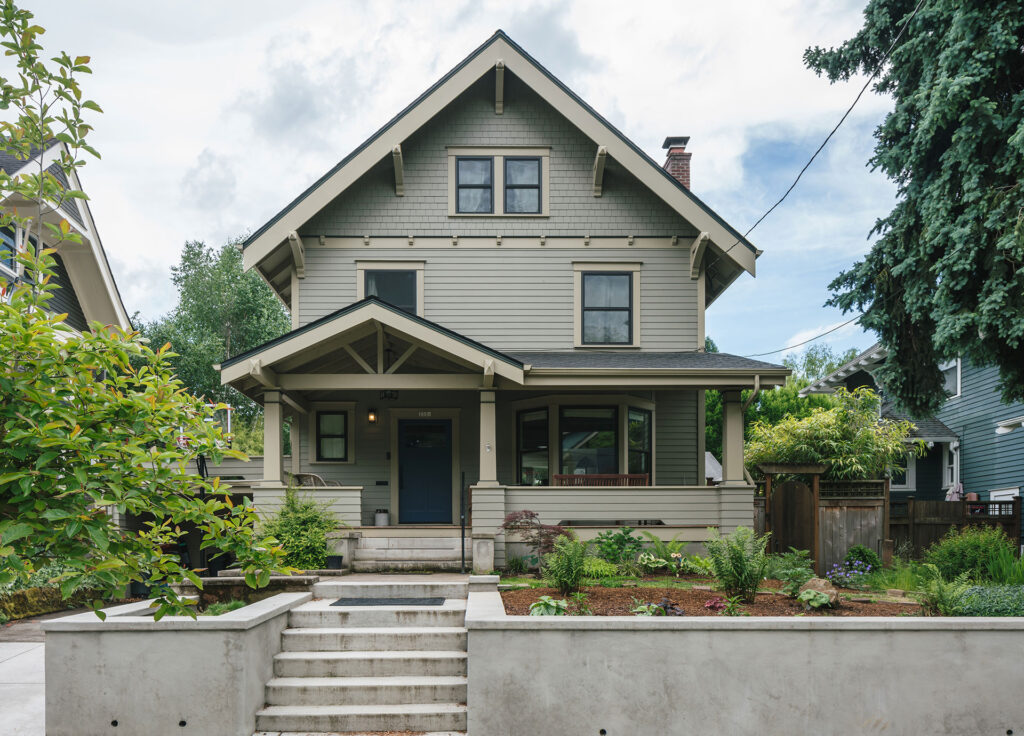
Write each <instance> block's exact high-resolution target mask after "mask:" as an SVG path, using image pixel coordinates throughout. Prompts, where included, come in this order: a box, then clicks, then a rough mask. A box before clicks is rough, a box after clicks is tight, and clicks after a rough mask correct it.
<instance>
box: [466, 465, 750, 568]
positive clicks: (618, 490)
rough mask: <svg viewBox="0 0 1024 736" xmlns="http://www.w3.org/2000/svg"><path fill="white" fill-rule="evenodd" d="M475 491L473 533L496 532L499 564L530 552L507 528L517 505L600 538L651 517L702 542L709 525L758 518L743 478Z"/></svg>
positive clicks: (727, 526)
mask: <svg viewBox="0 0 1024 736" xmlns="http://www.w3.org/2000/svg"><path fill="white" fill-rule="evenodd" d="M470 492H471V498H472V528H473V536H474V538H475V537H477V535H494V566H495V567H502V566H504V565H505V561H506V558H507V557H508V556H512V555H514V554H522V553H524V552H525V548H524V547H523V546H522V545H521V544H520V543H519V540H517V539H506V538H505V535H504V533H502V531H501V524H502V522H503V521H504V519H505V517H506V516H507V515H508V514H510V513H512V512H514V511H523V510H529V511H535V512H536V513H537V514H538V516H539V517H540V521H541V523H543V524H559V523H562V522H566V521H568V522H570V523H569V524H568V525H569V526H573V527H574V529H575V530H576V531H577V533H578V534H579V535H580V537H581V538H583V539H591V538H594V537H596V536H597V534H599V533H600V532H601V531H603V530H605V529H608V528H613V527H617V526H619V525H620V522H624V523H630V522H633V523H632V524H631V525H636V524H637V522H645V523H644V524H643V526H642V528H643V529H644V530H645V531H649V532H651V533H652V534H655V535H657V536H658V537H660V538H662V539H666V540H668V539H672V538H673V537H676V538H678V539H680V540H682V541H687V542H692V543H694V544H698V545H699V544H701V543H703V542H704V540H705V539H707V533H708V532H707V530H708V528H717V529H718V530H719V531H720V532H721V533H722V534H728V533H730V532H732V531H733V530H735V529H736V527H738V526H750V527H752V526H753V523H754V487H753V486H749V485H743V484H723V485H718V486H647V487H636V486H623V487H607V486H605V487H597V488H587V487H576V486H558V487H554V486H497V487H494V486H473V487H472V488H471V489H470ZM506 545H508V548H507V546H506ZM475 567H476V566H475ZM476 569H477V570H478V571H482V568H479V567H476ZM485 572H486V571H485Z"/></svg>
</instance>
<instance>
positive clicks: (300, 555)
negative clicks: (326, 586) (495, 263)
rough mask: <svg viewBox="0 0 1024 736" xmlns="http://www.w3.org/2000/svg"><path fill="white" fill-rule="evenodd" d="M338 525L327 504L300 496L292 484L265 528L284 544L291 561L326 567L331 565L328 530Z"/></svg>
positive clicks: (303, 565)
mask: <svg viewBox="0 0 1024 736" xmlns="http://www.w3.org/2000/svg"><path fill="white" fill-rule="evenodd" d="M338 526H340V524H339V523H338V521H337V519H335V518H334V515H333V514H332V513H331V512H330V511H328V510H327V506H326V504H321V503H317V502H316V501H314V500H312V499H310V498H308V497H305V496H300V495H299V494H298V491H296V490H295V488H292V487H289V488H288V489H286V490H285V494H284V504H283V505H282V506H281V509H280V511H278V512H277V513H276V514H274V515H273V516H271V517H270V518H269V519H268V520H267V521H266V523H265V524H264V525H263V531H264V533H265V534H267V535H268V536H271V537H274V538H276V539H277V540H278V542H279V543H280V544H281V547H282V548H284V552H285V562H286V563H287V564H288V565H290V566H292V567H295V568H298V569H299V570H323V569H324V568H326V567H327V533H328V532H331V531H334V530H335V529H336V528H338Z"/></svg>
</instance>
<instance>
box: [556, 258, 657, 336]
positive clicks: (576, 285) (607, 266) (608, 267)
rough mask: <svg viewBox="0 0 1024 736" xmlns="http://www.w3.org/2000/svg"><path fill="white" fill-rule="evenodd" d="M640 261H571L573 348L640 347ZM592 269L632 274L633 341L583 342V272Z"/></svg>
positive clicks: (641, 263) (641, 265)
mask: <svg viewBox="0 0 1024 736" xmlns="http://www.w3.org/2000/svg"><path fill="white" fill-rule="evenodd" d="M643 265H644V264H643V262H642V261H629V262H622V263H615V262H611V261H573V262H572V268H573V276H572V279H573V280H572V344H573V347H575V348H582V349H587V348H597V349H599V350H608V349H609V348H625V349H631V348H638V347H640V342H641V341H640V271H641V270H642V269H643ZM592 271H619V272H627V273H631V274H632V275H633V305H632V306H633V313H632V319H633V325H632V327H633V341H632V342H631V343H629V344H628V345H627V344H619V343H612V344H595V343H587V344H586V345H584V344H583V274H584V273H585V272H592Z"/></svg>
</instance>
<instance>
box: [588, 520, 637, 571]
mask: <svg viewBox="0 0 1024 736" xmlns="http://www.w3.org/2000/svg"><path fill="white" fill-rule="evenodd" d="M594 545H595V546H596V548H597V554H598V556H599V557H600V558H601V559H603V560H608V562H611V563H614V564H616V565H621V564H624V563H633V562H636V558H637V556H638V555H639V554H640V552H641V551H643V540H641V539H640V538H639V537H636V536H634V535H633V529H632V528H631V527H628V526H624V527H622V528H621V529H616V530H615V531H606V532H601V533H600V534H598V535H597V540H596V541H595V542H594Z"/></svg>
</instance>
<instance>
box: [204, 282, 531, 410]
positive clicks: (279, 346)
mask: <svg viewBox="0 0 1024 736" xmlns="http://www.w3.org/2000/svg"><path fill="white" fill-rule="evenodd" d="M385 331H386V332H388V333H389V334H392V335H395V336H397V337H400V338H401V339H402V340H403V341H404V342H405V343H407V344H409V345H410V346H415V347H416V348H423V349H424V350H426V351H428V352H430V353H433V354H436V355H441V356H443V357H444V358H446V359H448V360H450V361H452V362H453V363H455V364H457V365H459V366H461V367H462V368H463V369H464V370H466V371H469V375H465V376H463V375H448V376H445V375H441V374H435V375H432V376H430V377H424V376H416V375H413V374H408V373H397V372H395V370H396V368H397V367H396V368H388V367H386V366H384V365H383V363H382V362H381V360H380V357H381V354H380V353H379V352H378V356H377V359H376V360H374V359H370V360H367V359H364V358H363V357H361V356H359V357H357V355H358V354H357V353H355V352H354V351H353V350H352V348H351V343H352V342H354V341H355V340H358V339H361V338H365V337H368V336H371V335H373V334H375V333H376V334H378V335H381V336H383V333H384V332H385ZM325 348H327V349H329V350H328V352H330V351H336V352H339V353H341V352H342V351H345V352H347V353H348V354H349V355H351V356H352V358H353V359H354V360H355V361H356V362H357V364H358V366H359V367H360V368H357V371H359V372H356V373H354V374H351V375H348V374H346V375H341V376H339V375H338V374H331V373H296V372H295V371H294V370H288V371H282V370H279V367H280V366H282V365H292V366H295V365H297V364H299V363H301V361H302V360H303V359H304V358H309V359H310V360H312V359H314V358H316V357H322V354H323V353H324V349H325ZM382 349H383V347H381V350H382ZM374 363H376V365H374ZM218 368H219V370H220V373H221V383H222V384H230V385H233V386H235V387H236V388H239V390H242V391H243V392H244V393H245V392H247V391H246V387H247V386H251V385H253V382H255V383H257V384H259V385H260V386H262V388H263V389H280V390H293V391H299V390H311V391H312V390H320V391H325V390H334V389H343V388H348V389H360V388H363V389H376V388H379V389H387V388H392V389H393V388H403V387H404V388H470V387H473V386H475V387H478V388H486V387H487V386H488V384H491V385H493V382H494V380H495V379H496V378H501V379H504V380H506V381H510V382H512V383H513V384H517V385H522V383H523V365H522V363H520V362H519V361H518V360H515V359H514V358H511V357H509V356H507V355H504V354H503V353H500V352H498V351H496V350H492V349H490V348H488V347H487V346H485V345H482V344H480V343H478V342H476V341H474V340H471V339H469V338H466V337H463V336H462V335H459V334H458V333H456V332H454V331H452V330H449V329H447V328H445V327H442V326H441V325H438V324H436V323H433V322H430V321H429V320H425V319H423V318H422V317H417V316H414V315H410V314H407V313H405V312H403V311H402V310H400V309H398V308H396V307H393V306H391V305H390V304H387V303H385V302H382V301H380V300H379V299H377V298H376V297H368V298H366V299H363V300H361V301H358V302H356V303H355V304H352V305H350V306H348V307H345V308H344V309H340V310H338V311H336V312H333V313H331V314H329V315H327V316H326V317H323V318H322V319H319V320H317V321H316V322H311V323H310V324H308V325H306V326H304V327H301V328H299V329H297V330H293V331H292V332H289V333H287V334H286V335H283V336H282V337H279V338H277V339H276V340H271V341H270V342H268V343H265V344H264V345H261V346H259V347H257V348H254V349H252V350H249V351H247V352H245V353H242V354H241V355H237V356H235V357H234V358H231V359H230V360H226V361H224V362H223V363H222V364H221V365H220V366H218ZM474 372H475V373H476V375H472V374H473V373H474Z"/></svg>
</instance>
